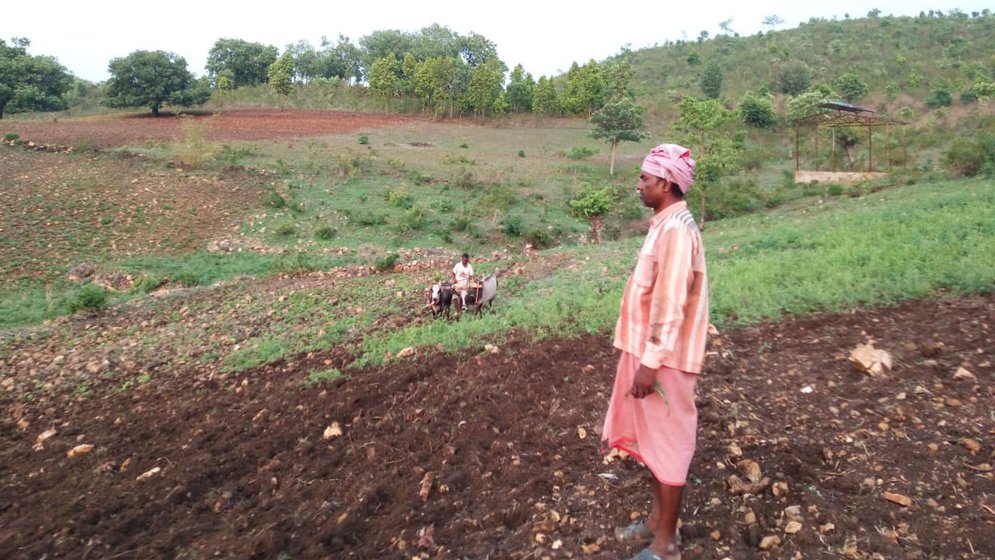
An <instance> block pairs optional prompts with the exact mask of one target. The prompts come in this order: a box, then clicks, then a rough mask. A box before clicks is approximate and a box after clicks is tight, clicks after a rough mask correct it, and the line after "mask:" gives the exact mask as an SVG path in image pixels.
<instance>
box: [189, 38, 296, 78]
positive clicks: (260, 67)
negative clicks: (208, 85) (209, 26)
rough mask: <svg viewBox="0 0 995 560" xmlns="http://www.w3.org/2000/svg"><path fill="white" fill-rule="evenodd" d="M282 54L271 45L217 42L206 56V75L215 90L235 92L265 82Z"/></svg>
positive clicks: (228, 40)
mask: <svg viewBox="0 0 995 560" xmlns="http://www.w3.org/2000/svg"><path fill="white" fill-rule="evenodd" d="M277 56H279V51H277V48H276V47H274V46H272V45H263V44H261V43H250V42H248V41H244V40H242V39H218V40H217V41H215V43H214V46H213V47H211V50H210V51H209V52H208V53H207V64H206V65H205V67H206V68H207V75H208V76H209V77H210V78H211V81H213V82H214V84H215V87H219V88H222V89H228V88H231V89H234V88H238V87H242V86H251V85H256V84H264V83H266V78H267V75H268V72H269V67H270V65H271V64H273V63H274V62H276V58H277Z"/></svg>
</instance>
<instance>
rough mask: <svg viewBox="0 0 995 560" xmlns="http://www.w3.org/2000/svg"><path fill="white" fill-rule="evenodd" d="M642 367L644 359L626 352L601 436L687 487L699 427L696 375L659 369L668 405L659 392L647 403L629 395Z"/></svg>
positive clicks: (668, 482)
mask: <svg viewBox="0 0 995 560" xmlns="http://www.w3.org/2000/svg"><path fill="white" fill-rule="evenodd" d="M637 369H639V359H638V358H637V357H636V356H635V355H633V354H630V353H628V352H622V356H621V358H619V361H618V372H617V373H616V374H615V386H614V387H613V388H612V398H611V402H610V403H609V404H608V414H607V416H606V417H605V426H604V429H603V430H602V432H601V438H602V440H603V443H604V444H605V446H606V447H607V448H608V449H611V448H618V449H620V450H622V451H625V452H626V453H628V454H630V455H632V456H633V457H635V458H636V459H638V460H639V461H640V462H642V463H643V464H644V465H646V466H647V467H648V468H649V470H650V472H652V473H653V476H654V477H655V478H656V479H657V480H658V481H659V482H662V483H663V484H666V485H668V486H684V484H685V482H686V481H687V475H688V468H689V467H690V466H691V458H692V457H693V456H694V447H695V434H696V432H697V429H698V409H697V408H696V407H695V406H694V384H695V381H696V379H697V376H696V375H695V374H693V373H686V372H683V371H680V370H676V369H672V368H668V367H661V368H660V369H659V370H658V371H657V376H656V379H657V381H658V382H659V383H660V386H661V387H663V391H664V393H666V394H667V401H669V403H670V406H669V407H668V406H667V402H665V401H664V400H663V398H662V397H661V396H660V395H659V393H657V392H656V391H654V392H652V393H651V394H649V395H647V396H646V397H644V398H642V399H637V398H635V397H633V396H632V395H630V394H629V391H630V390H631V389H632V379H633V377H634V376H635V374H636V370H637Z"/></svg>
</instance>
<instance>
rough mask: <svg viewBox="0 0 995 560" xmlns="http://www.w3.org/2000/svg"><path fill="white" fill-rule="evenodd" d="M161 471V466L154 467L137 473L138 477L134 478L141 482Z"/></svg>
mask: <svg viewBox="0 0 995 560" xmlns="http://www.w3.org/2000/svg"><path fill="white" fill-rule="evenodd" d="M161 472H162V468H161V467H154V468H152V469H149V470H147V471H145V472H143V473H142V474H140V475H138V478H136V479H135V480H137V481H138V482H142V481H145V480H148V479H150V478H152V477H154V476H156V475H158V474H159V473H161Z"/></svg>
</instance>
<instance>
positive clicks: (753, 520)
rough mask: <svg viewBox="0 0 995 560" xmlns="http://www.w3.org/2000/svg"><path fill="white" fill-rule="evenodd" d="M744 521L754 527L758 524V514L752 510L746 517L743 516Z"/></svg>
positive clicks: (748, 511) (747, 512)
mask: <svg viewBox="0 0 995 560" xmlns="http://www.w3.org/2000/svg"><path fill="white" fill-rule="evenodd" d="M743 521H744V522H746V524H747V525H753V524H754V523H756V522H757V514H755V513H753V510H752V509H751V510H747V511H746V515H744V516H743Z"/></svg>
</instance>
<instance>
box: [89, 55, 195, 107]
mask: <svg viewBox="0 0 995 560" xmlns="http://www.w3.org/2000/svg"><path fill="white" fill-rule="evenodd" d="M108 70H109V71H110V73H111V78H110V79H109V80H108V81H107V91H106V96H107V98H106V100H105V103H106V104H107V105H108V106H109V107H142V106H148V107H149V108H151V109H152V115H153V116H156V117H158V116H159V109H160V108H161V107H162V106H163V105H164V104H171V105H181V106H190V105H198V104H200V103H204V102H205V101H207V100H208V98H209V97H210V92H209V91H208V92H206V95H205V92H204V90H203V89H202V88H198V87H196V86H197V82H196V81H195V80H194V78H193V75H192V74H191V73H190V72H189V71H187V61H186V60H184V58H183V57H182V56H179V55H177V54H174V53H168V52H165V51H135V52H133V53H131V54H129V55H128V56H126V57H124V58H115V59H113V60H111V62H110V64H109V67H108Z"/></svg>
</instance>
